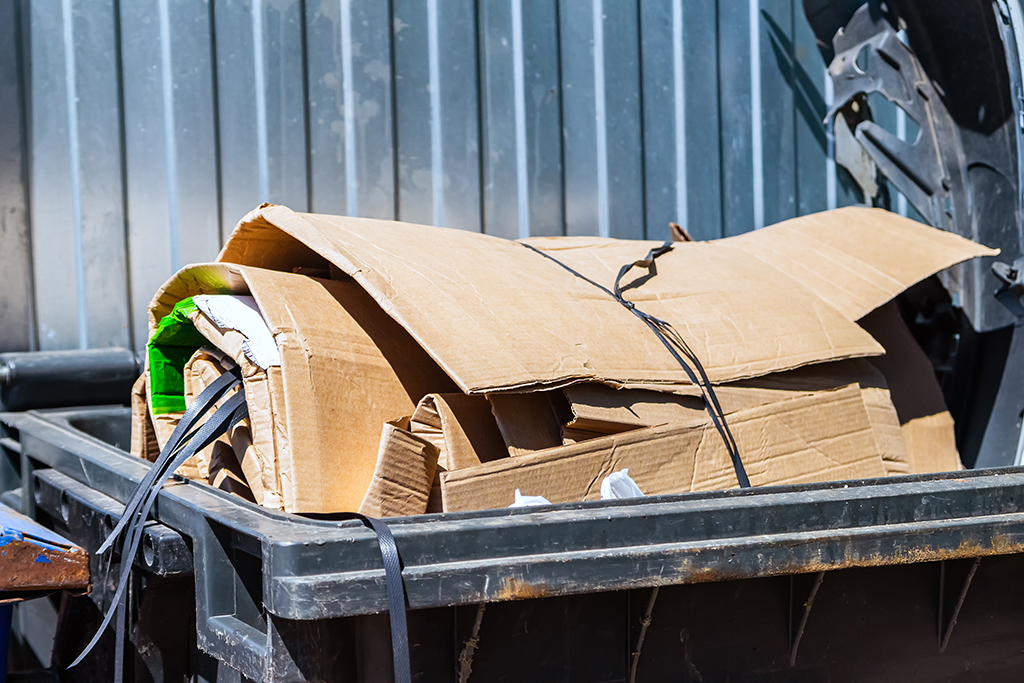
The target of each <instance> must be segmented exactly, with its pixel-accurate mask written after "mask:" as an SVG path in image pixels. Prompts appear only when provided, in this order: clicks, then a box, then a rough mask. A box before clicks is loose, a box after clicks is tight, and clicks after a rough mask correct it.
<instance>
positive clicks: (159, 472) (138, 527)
mask: <svg viewBox="0 0 1024 683" xmlns="http://www.w3.org/2000/svg"><path fill="white" fill-rule="evenodd" d="M231 380H232V381H233V383H234V384H237V383H238V380H237V378H236V377H232V378H231ZM232 381H228V382H226V383H225V384H224V386H225V387H227V388H225V389H224V391H227V389H228V388H230V386H231V384H232ZM212 386H213V385H211V387H212ZM212 393H216V392H212ZM203 394H206V392H205V391H204V392H203ZM203 394H200V397H202V396H203ZM207 398H208V397H207ZM196 402H198V401H196ZM194 403H195V402H194ZM212 404H213V401H212V400H209V401H206V407H207V408H209V407H210V406H212ZM201 415H202V412H201V411H196V413H195V414H194V415H193V416H192V417H191V419H192V420H193V421H194V420H195V419H198V418H199V417H200V416H201ZM246 415H248V407H247V406H246V403H245V390H244V389H243V388H242V387H239V388H238V392H237V393H236V394H234V395H233V396H231V397H230V398H228V399H227V400H226V401H225V402H224V404H223V405H222V406H221V407H220V408H219V409H217V411H216V412H215V413H214V414H213V415H212V416H211V417H210V418H209V419H208V420H207V421H206V422H205V423H203V425H202V426H201V427H199V429H198V430H196V431H195V432H194V433H193V434H192V436H191V438H189V439H188V441H187V442H186V443H181V444H175V443H172V442H171V441H168V443H167V445H166V446H165V447H164V451H163V452H161V454H160V457H158V458H157V463H154V465H153V468H152V470H151V473H152V472H153V471H155V474H153V476H152V477H150V476H149V475H148V474H147V476H146V477H145V478H144V480H143V482H142V483H141V484H140V485H139V488H138V489H137V490H136V492H135V494H134V495H133V496H132V500H133V501H135V500H139V501H141V503H140V504H137V505H136V509H135V510H132V511H129V510H128V509H127V507H126V509H125V512H124V514H123V515H122V517H121V522H125V520H126V519H127V522H125V523H124V524H120V523H119V524H118V528H119V529H126V530H127V534H126V538H125V544H124V545H123V547H122V549H121V567H120V576H119V579H118V584H117V589H116V591H115V592H114V596H113V599H112V600H111V604H110V606H109V607H108V609H107V613H106V614H105V615H104V617H103V622H102V623H101V624H100V626H99V628H98V629H97V631H96V633H95V634H94V635H93V637H92V640H90V641H89V644H88V645H86V647H85V649H84V650H83V651H82V653H81V654H79V655H78V657H77V658H76V659H75V661H74V662H72V663H71V665H70V666H69V667H68V668H71V667H73V666H76V665H77V664H79V663H80V662H81V661H82V659H83V658H84V657H85V656H86V655H87V654H88V653H89V652H90V651H91V650H92V649H93V647H95V646H96V643H97V642H99V639H100V638H101V637H102V635H103V632H104V631H105V630H106V628H107V626H108V625H109V624H110V621H111V620H112V619H113V618H114V617H115V616H117V628H116V633H115V638H116V639H117V640H116V642H115V652H119V653H121V655H122V657H121V658H118V659H117V661H115V662H114V681H115V683H121V681H122V680H123V665H124V660H123V653H124V640H123V639H124V636H125V623H124V622H125V611H126V607H127V601H126V595H127V588H128V583H129V581H130V580H131V572H132V565H133V562H134V560H135V556H136V555H137V554H138V551H139V546H140V544H141V542H142V536H143V534H144V532H145V525H146V521H147V519H148V518H149V513H150V511H151V510H152V508H153V504H154V503H155V502H156V499H157V497H158V496H159V493H160V489H161V488H163V485H164V483H165V482H166V481H167V479H168V478H170V476H171V475H172V474H173V473H174V471H175V470H177V469H178V468H179V467H181V465H182V464H183V463H184V462H185V461H186V460H188V459H189V458H191V457H192V456H194V455H195V454H196V453H198V452H199V451H201V450H202V449H204V448H206V447H207V446H208V445H210V444H211V443H213V442H214V441H216V440H217V439H218V438H220V436H221V435H222V434H224V433H225V432H226V431H227V430H229V429H230V428H231V427H233V426H234V425H236V424H238V422H239V421H240V420H242V419H243V418H245V416H246ZM180 426H181V425H180V423H179V427H180ZM187 429H188V427H185V428H184V429H183V430H182V431H185V430H187ZM111 538H116V535H115V532H111ZM111 538H108V539H107V540H108V541H110V543H105V545H106V546H107V547H109V546H110V545H111V544H112V542H113V541H112V540H111Z"/></svg>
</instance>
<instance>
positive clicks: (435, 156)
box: [427, 0, 444, 227]
mask: <svg viewBox="0 0 1024 683" xmlns="http://www.w3.org/2000/svg"><path fill="white" fill-rule="evenodd" d="M438 2H439V0H427V66H428V69H429V78H430V81H429V82H430V85H429V87H430V177H431V181H430V189H431V199H432V200H433V201H432V204H433V221H434V225H436V226H439V227H443V226H444V157H443V156H442V154H443V150H444V146H443V145H442V144H441V143H442V140H441V55H440V45H438V37H437V3H438Z"/></svg>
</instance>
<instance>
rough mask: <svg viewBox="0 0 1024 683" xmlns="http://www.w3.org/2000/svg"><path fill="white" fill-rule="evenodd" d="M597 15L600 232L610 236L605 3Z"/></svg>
mask: <svg viewBox="0 0 1024 683" xmlns="http://www.w3.org/2000/svg"><path fill="white" fill-rule="evenodd" d="M593 12H594V16H593V19H594V118H595V122H596V125H595V126H594V128H595V129H596V131H597V136H596V137H597V230H598V234H599V235H600V236H601V237H609V236H610V235H611V229H610V226H609V225H608V222H609V218H608V131H607V121H606V114H607V112H606V110H605V99H604V98H605V92H604V3H603V0H593Z"/></svg>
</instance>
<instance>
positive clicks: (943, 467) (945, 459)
mask: <svg viewBox="0 0 1024 683" xmlns="http://www.w3.org/2000/svg"><path fill="white" fill-rule="evenodd" d="M902 431H903V439H904V441H906V443H907V450H908V451H909V452H910V453H911V454H912V457H913V461H912V464H911V472H915V473H917V474H928V473H930V472H953V471H956V470H962V469H963V468H964V466H963V465H962V464H961V463H960V454H959V453H958V452H957V450H956V436H955V433H954V431H953V416H952V415H950V414H949V413H948V412H947V411H942V412H941V413H935V414H934V415H926V416H924V417H915V418H914V419H912V420H910V421H908V422H905V423H904V424H903V425H902Z"/></svg>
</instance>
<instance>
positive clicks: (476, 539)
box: [0, 407, 1024, 682]
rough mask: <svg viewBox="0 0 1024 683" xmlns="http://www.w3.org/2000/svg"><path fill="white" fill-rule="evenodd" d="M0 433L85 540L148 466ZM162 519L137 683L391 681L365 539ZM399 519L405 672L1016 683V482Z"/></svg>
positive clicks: (142, 570) (41, 416) (137, 585)
mask: <svg viewBox="0 0 1024 683" xmlns="http://www.w3.org/2000/svg"><path fill="white" fill-rule="evenodd" d="M0 422H2V424H3V425H4V426H5V429H6V431H7V436H6V437H5V438H4V439H3V442H2V443H3V448H4V450H5V452H6V454H7V455H8V456H9V458H11V459H12V460H13V462H12V463H11V464H12V465H14V466H16V468H17V469H18V470H19V472H20V479H19V482H20V491H18V490H16V489H15V490H11V491H8V492H6V493H5V494H4V498H5V500H8V501H13V502H19V501H20V503H21V505H22V508H23V509H24V510H25V511H27V512H28V513H29V514H31V515H32V516H34V517H35V518H36V519H37V520H40V521H42V522H43V523H46V524H49V525H51V526H52V527H53V528H54V529H56V530H58V531H59V532H60V533H62V534H63V535H65V536H66V537H68V538H69V539H71V540H73V541H74V542H76V543H79V544H81V545H82V546H83V547H85V548H86V549H88V550H90V551H94V550H95V549H96V548H98V547H99V544H100V542H101V541H102V538H103V537H104V536H105V535H106V533H108V532H109V529H110V528H111V526H112V523H113V522H115V521H116V519H117V518H118V515H119V513H120V510H121V504H120V502H119V501H123V500H126V499H127V498H128V496H129V495H130V494H131V492H132V491H133V489H134V487H135V486H136V484H137V482H138V481H139V480H140V479H141V478H142V477H143V475H144V474H145V472H146V470H147V467H148V464H147V463H145V462H142V461H139V460H137V459H134V458H132V457H131V456H129V455H128V454H127V453H125V451H124V450H123V449H124V448H125V447H126V444H127V438H128V431H129V414H128V410H127V409H125V408H120V407H116V408H83V409H65V410H52V411H30V412H25V413H6V414H2V415H0ZM154 517H155V519H156V520H157V521H153V522H150V523H149V526H148V528H147V534H146V537H145V540H144V552H143V553H142V555H141V557H140V558H139V560H138V561H137V571H136V572H135V578H134V580H133V586H132V588H133V590H132V604H133V609H132V623H133V625H134V626H133V630H132V643H133V645H134V655H133V656H134V666H133V665H132V663H131V662H129V667H128V668H129V670H130V671H129V676H130V675H131V673H134V675H135V680H137V681H148V680H154V681H169V680H188V677H189V676H192V677H194V680H198V681H228V680H246V679H251V680H254V681H267V682H269V681H275V682H277V681H377V680H388V679H389V678H390V667H391V651H390V638H389V626H388V620H387V615H386V614H381V612H382V611H384V610H386V606H387V599H386V594H385V589H384V572H383V569H382V567H381V564H380V553H379V551H378V550H377V546H376V541H375V538H374V536H373V534H372V532H370V531H369V530H367V529H365V528H364V527H362V526H360V525H358V524H357V523H354V522H332V521H330V520H324V519H319V520H314V519H308V518H304V517H299V516H296V515H288V514H283V513H275V512H270V511H267V510H265V509H261V508H259V507H257V506H255V505H252V504H249V503H247V502H245V501H242V500H240V499H238V498H234V497H231V496H229V495H228V494H225V493H223V492H221V491H218V490H216V489H214V488H212V487H209V486H206V485H203V484H197V483H194V482H189V481H184V480H176V481H175V482H174V483H172V484H170V485H168V486H167V487H165V489H164V490H163V491H162V492H161V494H160V497H159V500H158V504H157V508H156V511H155V514H154ZM391 526H392V529H393V532H394V536H395V539H396V541H397V543H398V547H399V550H400V552H401V555H402V559H403V564H404V569H403V579H404V582H405V589H406V594H407V599H408V603H409V607H410V609H411V611H410V613H409V636H410V642H411V644H412V666H413V671H414V680H421V681H525V680H535V681H545V680H559V681H563V680H567V681H634V680H636V681H661V680H684V681H690V680H692V681H700V680H705V681H715V680H773V681H774V680H808V681H809V680H815V681H817V680H830V681H847V680H848V681H855V680H856V681H863V680H899V681H917V680H921V681H925V680H928V681H934V680H958V681H968V680H979V681H981V680H985V681H993V680H1010V679H1012V680H1017V679H1019V678H1020V676H1021V673H1020V672H1021V671H1024V668H1022V667H1024V609H1022V608H1024V585H1022V582H1021V581H1019V580H1018V577H1019V576H1020V575H1021V573H1022V572H1024V556H1021V555H1019V554H1017V553H1020V552H1021V550H1022V549H1024V470H1021V469H1019V468H1013V469H1004V470H986V471H965V472H958V473H950V474H946V475H933V476H925V477H902V478H891V479H885V480H874V481H856V482H839V483H833V484H824V485H813V486H800V487H771V488H763V489H756V490H746V491H727V492H718V493H710V494H691V495H679V496H662V497H650V498H645V499H641V500H637V501H618V502H609V503H580V504H575V505H560V506H550V507H543V508H532V509H519V510H496V511H486V512H479V513H462V514H450V515H426V516H420V517H412V518H405V519H396V520H394V521H393V522H392V525H391ZM981 558H985V559H981ZM108 561H110V558H105V557H94V558H93V562H94V565H95V566H94V577H96V579H95V580H94V586H93V593H92V595H91V596H90V597H87V598H75V599H69V600H67V601H66V604H65V605H64V606H63V612H64V618H63V619H62V622H61V626H60V627H59V628H58V634H57V639H56V643H55V652H54V662H55V664H56V665H58V666H59V665H61V664H66V663H67V662H69V661H70V659H71V658H72V657H73V656H74V655H75V654H77V651H78V649H79V648H80V647H81V645H82V644H84V642H85V641H86V640H87V639H88V637H89V636H90V635H91V632H90V628H92V627H94V626H95V624H96V623H98V620H99V617H100V613H101V610H102V609H104V608H105V607H106V606H107V603H108V602H109V593H110V590H111V589H112V586H111V585H107V582H106V581H105V580H104V577H106V576H112V575H114V573H115V572H112V571H110V568H109V566H108V565H107V562H108ZM112 562H113V564H114V565H115V566H116V562H117V558H113V560H112ZM954 626H955V628H954ZM107 640H108V641H109V642H108V643H107V644H108V645H109V644H110V643H112V641H113V639H112V637H111V638H108V639H107ZM111 661H112V650H111V649H109V647H106V648H105V647H102V646H101V647H100V648H98V649H97V651H95V652H94V653H93V655H91V656H90V659H89V660H88V661H87V662H86V663H85V664H83V665H82V666H80V667H78V668H76V669H72V670H71V671H70V672H68V673H67V674H65V678H66V679H67V680H107V678H106V673H107V672H108V671H109V668H110V666H111V664H110V663H111ZM132 670H133V671H132ZM240 675H241V676H242V677H243V678H241V679H240V678H239V676H240Z"/></svg>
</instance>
